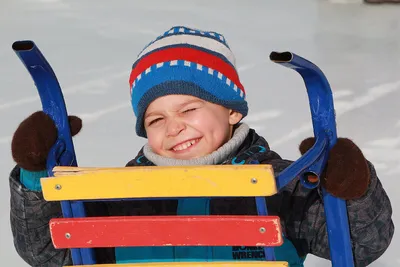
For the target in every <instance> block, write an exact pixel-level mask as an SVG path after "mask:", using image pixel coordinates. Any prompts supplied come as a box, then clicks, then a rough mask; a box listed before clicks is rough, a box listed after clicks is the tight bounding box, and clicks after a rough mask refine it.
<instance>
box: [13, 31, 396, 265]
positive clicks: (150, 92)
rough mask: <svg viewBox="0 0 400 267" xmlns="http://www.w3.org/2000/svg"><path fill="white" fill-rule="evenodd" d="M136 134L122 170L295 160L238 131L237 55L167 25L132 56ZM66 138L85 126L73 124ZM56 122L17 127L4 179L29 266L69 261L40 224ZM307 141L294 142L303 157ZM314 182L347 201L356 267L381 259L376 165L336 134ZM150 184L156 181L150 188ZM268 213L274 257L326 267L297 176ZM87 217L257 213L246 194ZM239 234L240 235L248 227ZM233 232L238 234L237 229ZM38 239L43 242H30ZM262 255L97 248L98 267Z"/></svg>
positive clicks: (386, 233) (243, 108)
mask: <svg viewBox="0 0 400 267" xmlns="http://www.w3.org/2000/svg"><path fill="white" fill-rule="evenodd" d="M130 89H131V102H132V107H133V110H134V113H135V115H136V118H137V119H136V133H137V135H138V136H141V137H144V138H147V141H148V142H147V143H146V144H145V145H144V147H143V148H142V149H141V150H140V151H139V153H138V154H137V156H136V157H135V158H134V159H133V160H131V161H130V162H129V163H128V164H127V166H128V167H134V166H154V165H157V166H171V165H173V166H181V165H211V164H255V163H256V164H257V163H259V164H271V165H272V167H273V169H274V172H275V174H276V175H279V173H280V172H282V171H283V170H284V169H285V168H287V167H288V166H289V165H290V164H291V163H293V162H292V161H290V160H284V159H282V158H281V157H280V156H279V155H278V154H277V153H276V152H274V151H272V150H271V149H270V148H269V145H268V143H267V141H266V140H265V139H264V138H263V137H261V136H259V135H258V134H257V133H256V132H255V130H254V129H250V128H249V126H248V125H246V124H245V123H242V122H241V120H242V119H243V118H244V117H245V116H246V115H247V113H248V106H247V101H246V92H245V90H244V87H243V85H242V84H241V83H240V80H239V76H238V74H237V71H236V63H235V57H234V55H233V53H232V51H231V50H230V48H229V46H228V44H227V43H226V40H225V38H224V37H223V36H222V35H221V34H218V33H216V32H205V31H199V30H195V29H190V28H186V27H173V28H171V29H170V30H168V31H167V32H165V33H164V34H163V35H161V36H160V37H158V38H157V39H156V40H154V41H153V42H151V43H150V44H149V45H148V46H146V47H145V49H144V50H143V51H142V52H141V53H140V54H139V56H138V58H137V60H136V62H135V63H134V64H133V67H132V72H131V75H130ZM70 124H71V131H72V134H73V135H75V134H76V133H78V132H79V131H80V129H81V121H80V119H79V118H77V117H73V116H71V117H70ZM56 136H57V132H56V130H55V127H54V123H53V122H52V121H51V119H50V118H49V117H48V116H47V115H45V114H44V113H43V112H37V113H34V114H32V115H31V116H29V117H28V118H27V119H25V120H24V121H23V122H22V123H21V124H20V125H19V127H18V129H17V130H16V132H15V134H14V136H13V141H12V155H13V158H14V160H15V161H16V163H17V165H16V166H15V168H14V169H13V170H12V172H11V175H10V189H11V222H12V224H11V227H12V230H13V235H14V244H15V247H16V249H17V252H18V253H19V255H20V256H21V257H22V258H23V259H24V260H25V261H26V262H28V263H29V264H31V265H32V266H41V267H43V266H45V267H46V266H49V267H55V266H63V265H69V264H71V256H70V252H69V251H68V250H62V249H55V248H54V247H53V246H52V243H51V236H50V233H49V229H48V221H49V220H50V219H51V218H54V217H59V216H61V210H60V206H59V204H57V203H54V202H49V203H48V202H46V201H45V200H44V199H43V195H42V193H41V188H40V183H39V179H40V177H43V176H45V175H46V172H45V169H46V157H47V154H48V152H49V148H50V147H51V145H52V144H53V143H54V141H55V137H56ZM313 142H314V141H313V139H306V140H304V141H303V142H302V143H301V145H300V151H301V153H302V154H304V153H305V152H306V151H307V150H308V149H309V148H310V147H311V146H312V145H313ZM321 178H322V179H321V186H324V187H325V188H326V190H327V191H328V192H330V193H331V194H333V195H335V196H338V197H341V198H343V199H346V200H347V207H348V216H349V223H350V231H351V237H352V246H353V252H354V258H355V263H356V266H366V265H368V264H369V263H371V262H373V261H375V260H376V259H378V258H379V257H380V256H381V255H382V254H383V253H384V251H385V250H386V249H387V247H388V246H389V244H390V242H391V239H392V237H393V233H394V225H393V222H392V219H391V216H392V209H391V204H390V200H389V198H388V196H387V195H386V192H385V191H384V189H383V187H382V184H381V182H380V180H379V179H378V177H377V175H376V172H375V169H374V167H373V165H372V164H371V163H370V162H369V161H367V160H366V159H365V158H364V156H363V154H362V152H361V151H360V149H359V148H358V147H357V146H356V145H355V144H354V143H353V142H352V141H351V140H349V139H346V138H339V139H338V142H337V144H336V145H335V146H334V148H333V149H332V151H331V153H330V156H329V159H328V164H327V167H326V169H325V172H324V174H323V177H321ZM155 186H157V185H155ZM267 205H268V212H269V214H270V215H277V216H279V217H280V218H281V224H282V229H283V232H284V244H283V246H281V247H277V248H276V249H275V253H276V258H277V259H278V260H283V261H288V262H289V263H290V266H292V267H293V266H303V262H304V259H305V257H306V255H307V254H314V255H316V256H319V257H322V258H326V259H329V246H328V240H327V232H326V227H325V226H326V222H325V217H324V213H323V203H322V198H321V193H320V188H316V189H307V188H304V187H302V186H301V184H300V182H299V179H298V178H296V179H294V180H293V181H292V182H291V183H289V184H288V185H287V186H286V187H285V188H283V189H282V190H281V192H279V193H278V194H276V195H274V196H272V197H268V198H267ZM85 207H86V210H87V213H88V216H129V215H171V216H173V215H256V214H257V209H256V205H255V199H254V198H245V197H243V198H242V197H235V198H215V199H210V198H184V199H179V200H146V201H133V202H132V201H124V202H106V203H100V202H95V203H85ZM244 231H245V229H244ZM233 234H234V233H233ZM38 240H40V242H38ZM264 256H265V255H264V253H263V249H262V248H261V247H241V248H238V247H150V248H148V247H132V248H131V247H125V248H115V249H114V248H98V249H96V259H97V262H98V263H114V262H117V263H128V262H151V261H156V262H168V261H217V260H218V261H220V260H224V261H225V260H228V261H229V260H232V261H234V260H264Z"/></svg>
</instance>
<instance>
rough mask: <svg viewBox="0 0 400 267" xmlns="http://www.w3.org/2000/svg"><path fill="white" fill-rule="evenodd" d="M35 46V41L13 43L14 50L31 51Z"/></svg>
mask: <svg viewBox="0 0 400 267" xmlns="http://www.w3.org/2000/svg"><path fill="white" fill-rule="evenodd" d="M34 47H35V43H34V42H32V41H28V40H27V41H16V42H14V43H13V44H12V49H13V50H14V51H29V50H32V49H33V48H34Z"/></svg>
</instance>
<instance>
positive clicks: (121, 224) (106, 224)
mask: <svg viewBox="0 0 400 267" xmlns="http://www.w3.org/2000/svg"><path fill="white" fill-rule="evenodd" d="M50 231H51V235H52V239H53V244H54V246H55V247H56V248H89V247H124V246H280V245H281V244H282V242H283V240H282V235H281V225H280V220H279V217H276V216H127V217H89V218H61V219H52V220H51V221H50Z"/></svg>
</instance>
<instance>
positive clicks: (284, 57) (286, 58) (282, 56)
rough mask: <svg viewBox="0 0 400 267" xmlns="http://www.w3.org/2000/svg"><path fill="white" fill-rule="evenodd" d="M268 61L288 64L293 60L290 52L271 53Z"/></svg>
mask: <svg viewBox="0 0 400 267" xmlns="http://www.w3.org/2000/svg"><path fill="white" fill-rule="evenodd" d="M269 59H270V60H271V61H273V62H276V63H280V62H290V61H291V60H292V59H293V54H292V53H290V52H272V53H271V54H270V55H269Z"/></svg>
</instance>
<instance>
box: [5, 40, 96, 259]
mask: <svg viewBox="0 0 400 267" xmlns="http://www.w3.org/2000/svg"><path fill="white" fill-rule="evenodd" d="M12 49H13V50H14V52H15V53H16V54H17V56H18V58H19V59H20V60H21V61H22V63H23V64H24V66H25V68H26V69H27V71H28V72H29V74H30V75H31V77H32V79H33V81H34V82H35V85H36V88H37V91H38V93H39V96H40V100H41V103H42V109H43V112H45V113H46V114H47V115H49V116H50V118H51V119H52V120H53V121H54V123H55V125H56V127H57V130H58V137H57V141H56V143H55V144H54V145H53V147H52V148H51V149H50V152H49V155H48V157H47V164H46V168H47V172H48V176H53V168H54V167H55V166H57V165H62V166H77V161H76V156H75V150H74V145H73V142H72V136H71V130H70V126H69V120H68V113H67V109H66V106H65V101H64V97H63V94H62V91H61V87H60V85H59V83H58V80H57V77H56V75H55V73H54V71H53V69H52V68H51V66H50V64H49V63H48V62H47V60H46V58H45V57H44V56H43V54H42V52H41V51H40V50H39V48H38V47H37V46H36V44H35V43H34V42H33V41H31V40H22V41H16V42H14V43H13V44H12ZM61 208H62V212H63V216H64V217H65V218H70V217H84V216H85V209H84V204H83V202H80V201H74V202H71V201H61ZM72 259H73V262H74V264H75V265H82V264H83V263H84V262H85V263H93V264H94V263H95V261H94V254H93V251H92V250H90V249H72Z"/></svg>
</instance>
